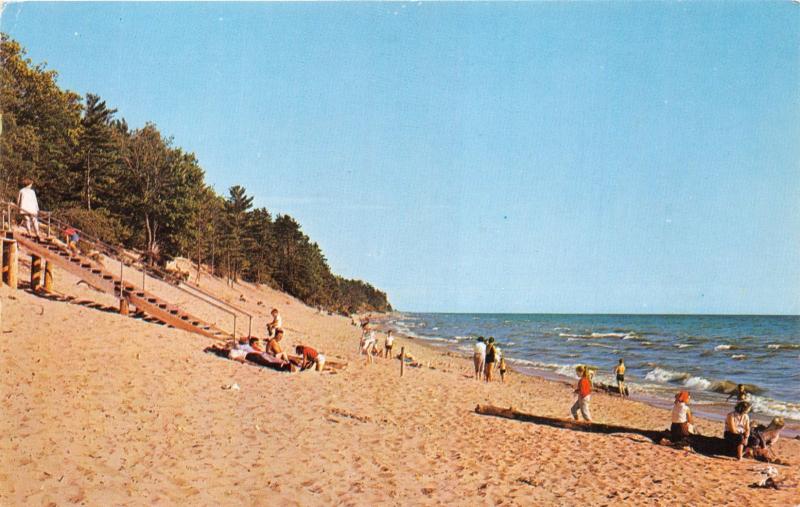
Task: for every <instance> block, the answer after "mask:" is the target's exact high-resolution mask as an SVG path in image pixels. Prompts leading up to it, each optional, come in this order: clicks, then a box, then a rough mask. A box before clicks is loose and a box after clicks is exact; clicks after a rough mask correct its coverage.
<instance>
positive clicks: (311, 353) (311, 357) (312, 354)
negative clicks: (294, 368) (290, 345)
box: [294, 345, 325, 371]
mask: <svg viewBox="0 0 800 507" xmlns="http://www.w3.org/2000/svg"><path fill="white" fill-rule="evenodd" d="M294 350H295V352H296V353H297V354H298V355H300V356H301V357H302V359H301V362H300V369H301V370H307V369H309V368H311V367H312V366H313V367H314V369H315V370H316V371H322V370H323V369H324V368H325V356H323V355H322V354H320V353H319V352H317V351H316V350H315V349H313V348H311V347H309V346H308V345H298V346H297V347H295V349H294Z"/></svg>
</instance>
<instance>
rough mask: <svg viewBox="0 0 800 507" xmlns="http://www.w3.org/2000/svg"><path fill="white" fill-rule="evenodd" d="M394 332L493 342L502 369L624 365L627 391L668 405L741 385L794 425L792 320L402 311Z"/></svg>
mask: <svg viewBox="0 0 800 507" xmlns="http://www.w3.org/2000/svg"><path fill="white" fill-rule="evenodd" d="M389 324H390V326H392V327H394V328H395V329H396V330H397V331H398V332H399V333H402V334H405V335H408V336H410V337H414V338H420V339H425V340H430V341H431V342H433V343H437V344H440V345H442V346H446V347H449V348H453V349H458V350H462V351H464V352H471V350H472V345H473V344H474V339H475V338H476V337H477V336H479V335H482V336H485V337H487V338H488V337H489V336H493V337H494V338H495V340H496V341H497V343H498V344H499V346H500V348H501V349H502V351H503V353H504V354H505V356H506V360H507V361H508V362H509V364H510V365H512V366H514V367H515V368H516V369H518V370H521V371H525V370H526V369H527V370H530V371H531V372H533V371H534V370H538V371H542V370H544V371H549V372H552V373H553V374H556V375H563V376H565V377H567V378H570V379H574V378H575V373H574V372H575V366H577V365H578V364H589V365H592V366H595V367H597V368H598V369H599V371H598V375H597V379H598V380H600V381H602V382H607V383H612V382H613V374H612V370H613V368H614V366H616V364H617V360H618V359H619V358H624V359H625V364H626V367H627V372H626V380H627V381H628V383H629V385H630V386H631V389H632V390H633V391H634V392H639V393H643V394H647V395H651V396H655V397H657V398H662V399H664V400H666V401H669V400H671V399H672V397H673V396H674V394H675V392H676V391H678V390H679V389H688V390H689V391H691V392H692V394H693V397H694V398H695V400H696V401H695V402H696V403H699V404H703V403H707V404H712V405H713V404H716V403H719V402H721V401H724V400H725V398H726V397H727V396H726V395H725V394H724V393H726V392H729V391H730V390H731V389H733V388H734V387H735V385H736V384H738V383H742V384H748V385H749V386H750V389H751V391H752V392H753V396H752V401H753V411H754V412H755V413H757V414H762V415H764V416H775V415H781V416H784V417H787V418H790V419H793V420H795V421H800V316H749V315H733V316H730V315H725V316H722V315H555V314H547V315H541V314H444V313H407V314H400V315H398V316H396V317H394V318H393V319H392V320H391V321H390V322H389Z"/></svg>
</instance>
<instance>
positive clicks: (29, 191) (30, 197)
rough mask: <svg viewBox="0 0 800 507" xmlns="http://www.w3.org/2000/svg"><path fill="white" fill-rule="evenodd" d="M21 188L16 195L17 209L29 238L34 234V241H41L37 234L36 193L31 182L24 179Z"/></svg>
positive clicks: (37, 210) (37, 204)
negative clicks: (23, 220)
mask: <svg viewBox="0 0 800 507" xmlns="http://www.w3.org/2000/svg"><path fill="white" fill-rule="evenodd" d="M22 185H23V186H22V188H21V189H20V190H19V194H17V207H18V208H19V212H20V213H21V214H22V218H24V219H25V229H26V230H27V231H28V235H29V236H31V237H32V236H33V235H34V233H35V234H36V239H38V240H40V241H41V239H42V237H41V235H40V234H39V219H38V216H39V201H38V200H37V199H36V192H35V191H34V190H33V180H32V179H30V178H25V179H23V180H22Z"/></svg>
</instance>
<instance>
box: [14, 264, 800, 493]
mask: <svg viewBox="0 0 800 507" xmlns="http://www.w3.org/2000/svg"><path fill="white" fill-rule="evenodd" d="M23 275H24V273H23ZM23 279H25V278H24V276H23ZM76 282H77V279H74V278H71V277H70V276H68V275H66V274H62V273H57V278H56V290H57V291H59V292H61V293H65V294H71V295H74V296H76V297H77V298H78V299H77V300H76V301H75V302H72V303H66V302H61V301H55V300H49V299H46V298H43V297H39V296H36V295H33V294H30V293H28V292H25V291H21V290H20V291H15V292H11V291H10V290H9V289H8V288H7V287H4V288H3V289H2V292H1V293H0V294H1V295H2V301H3V315H2V317H3V320H2V338H3V339H2V343H0V347H1V348H2V354H0V358H1V359H0V367H2V372H3V376H2V380H1V381H0V382H2V384H0V385H1V386H2V387H0V394H1V395H2V403H3V406H2V416H0V433H2V439H0V504H2V505H72V504H77V505H332V504H336V505H436V504H451V505H578V504H591V505H664V506H667V505H669V506H672V505H736V506H740V507H741V506H748V505H753V506H756V505H758V506H763V505H788V506H792V505H798V504H800V491H799V490H798V488H797V487H796V485H797V484H798V482H800V441H799V440H795V439H782V440H781V442H780V443H779V445H778V452H779V454H780V456H781V457H782V458H783V459H785V460H787V461H789V462H790V463H791V465H790V466H777V467H776V468H777V469H778V470H779V472H780V478H781V480H783V481H785V482H786V483H790V484H794V485H795V487H794V488H789V487H787V488H783V489H780V490H766V489H755V488H751V487H750V485H751V484H752V483H754V482H755V481H757V480H758V479H759V477H760V473H759V471H761V470H763V469H764V468H765V467H766V464H764V463H761V462H756V461H753V460H743V461H741V462H737V461H736V460H734V459H730V458H720V457H707V456H703V455H698V454H693V453H690V452H687V451H682V450H675V449H673V448H670V447H665V446H659V445H655V444H653V443H652V442H650V441H648V440H647V439H645V438H643V437H641V436H638V435H634V434H615V435H602V434H592V433H585V432H577V431H572V430H567V429H559V428H552V427H548V426H541V425H536V424H531V423H524V422H518V421H512V420H506V419H501V418H496V417H489V416H483V415H477V414H475V413H474V409H475V406H476V405H477V404H492V405H497V406H500V407H514V408H515V409H517V410H520V411H523V412H527V413H531V414H536V415H541V416H549V417H567V416H568V415H569V407H570V405H571V403H572V399H573V398H572V396H573V395H572V388H571V387H570V386H567V385H564V384H563V383H559V382H554V381H549V380H544V379H540V378H535V377H524V376H521V375H511V376H510V378H509V379H508V382H507V383H506V384H500V383H497V382H496V383H493V384H491V385H487V384H485V383H483V382H476V381H475V380H473V379H472V378H471V364H470V363H469V362H468V361H467V360H466V359H465V358H463V357H459V356H457V355H454V354H452V353H447V352H446V351H442V350H434V349H432V348H429V347H425V346H423V345H422V344H420V343H419V342H418V341H413V340H405V339H398V340H397V343H396V349H399V347H400V346H405V347H406V350H407V351H408V352H410V353H411V354H413V356H414V357H415V358H416V359H417V360H418V361H419V362H420V363H422V364H423V366H422V367H420V368H407V369H406V371H405V376H404V377H402V378H401V377H400V375H399V362H398V361H397V360H384V359H380V360H377V362H376V363H375V364H374V365H369V366H364V365H363V358H359V357H358V355H357V346H358V340H359V331H358V329H357V328H356V327H354V326H352V325H351V322H350V319H347V318H344V317H339V316H328V315H324V314H320V313H319V312H317V311H316V310H314V309H311V308H309V307H306V306H305V305H303V304H302V303H300V302H298V301H297V300H295V299H293V298H291V297H289V296H287V295H285V294H282V293H280V292H277V291H273V290H269V289H264V288H256V287H254V286H252V285H248V284H242V285H236V286H234V287H233V288H229V287H226V286H225V284H224V283H222V282H221V281H219V280H211V279H210V278H207V277H206V278H205V279H204V280H203V282H202V283H203V286H204V287H205V288H207V289H210V290H211V291H212V292H214V293H216V294H219V295H221V296H222V297H224V298H225V299H228V300H230V301H232V302H235V303H236V304H239V305H240V306H242V307H243V308H245V309H246V310H248V311H251V312H253V313H254V314H255V315H257V318H256V319H255V321H254V334H258V335H263V334H264V331H263V330H264V326H265V324H266V322H267V313H268V311H269V309H270V308H271V307H273V306H277V307H278V308H280V310H281V312H282V314H283V318H284V323H285V328H286V329H287V331H286V334H287V335H286V342H287V343H286V344H287V345H289V346H294V345H296V344H299V343H303V344H309V345H312V346H314V347H316V348H317V349H319V350H320V351H322V352H323V353H325V354H326V355H327V356H328V358H329V359H333V360H336V361H342V362H347V363H348V366H347V367H346V368H345V369H343V370H340V371H336V372H323V373H316V372H302V373H296V374H287V373H279V372H275V371H272V370H268V369H264V368H259V367H255V366H250V365H242V364H238V363H235V362H232V361H228V360H225V359H221V358H218V357H215V356H213V355H210V354H207V353H204V352H203V349H204V348H205V347H206V346H208V345H210V344H212V343H213V342H212V341H211V340H209V339H206V338H202V337H199V336H197V335H193V334H190V333H187V332H184V331H180V330H176V329H171V328H168V327H166V326H162V325H158V324H153V323H148V322H144V321H142V320H140V319H136V318H131V317H123V316H120V315H118V314H116V313H114V312H113V311H110V309H111V308H113V307H115V306H116V302H115V301H114V299H113V298H110V297H109V296H105V295H102V294H100V293H97V292H95V291H93V290H91V289H89V288H86V287H85V286H84V285H80V286H77V285H76ZM152 290H154V291H155V292H157V293H159V294H163V295H164V296H165V297H166V296H170V295H171V296H172V297H173V298H177V297H178V296H177V295H175V294H170V289H169V287H168V286H166V285H165V284H161V285H160V286H159V285H157V284H156V283H153V285H152ZM80 301H95V302H99V303H101V304H103V305H106V306H107V307H108V311H104V310H103V309H96V308H91V307H89V306H87V305H86V304H79V302H80ZM185 304H186V305H187V306H188V307H189V308H188V309H190V310H191V311H193V312H195V313H197V314H198V315H199V316H201V317H204V318H208V319H209V320H217V321H219V322H221V323H223V325H225V324H224V323H225V320H224V319H225V318H226V317H225V316H224V315H220V314H217V313H215V310H213V309H212V308H201V306H202V305H201V304H197V303H190V302H188V300H187V302H185ZM192 305H197V306H196V307H194V308H192ZM233 384H236V385H238V387H239V389H238V390H237V389H235V388H234V389H228V388H227V387H229V386H232V385H233ZM592 410H593V414H594V418H595V420H596V421H597V422H603V423H613V424H624V425H626V426H632V427H636V428H646V429H664V428H666V427H667V426H668V425H669V413H668V411H666V410H664V409H659V408H655V407H652V406H649V405H646V404H643V403H639V402H636V401H629V400H621V399H619V398H617V397H612V396H609V395H606V394H601V393H596V394H595V395H594V396H593V400H592ZM699 428H700V430H701V431H702V433H704V434H715V435H721V433H722V425H721V424H720V423H719V422H714V421H701V422H700V423H699Z"/></svg>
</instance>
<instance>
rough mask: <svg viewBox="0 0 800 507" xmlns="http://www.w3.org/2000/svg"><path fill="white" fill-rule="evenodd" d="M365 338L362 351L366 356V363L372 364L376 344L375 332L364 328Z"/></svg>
mask: <svg viewBox="0 0 800 507" xmlns="http://www.w3.org/2000/svg"><path fill="white" fill-rule="evenodd" d="M365 329H366V336H365V337H364V346H363V349H362V351H363V352H364V353H365V354H367V361H366V362H367V363H369V364H372V363H374V362H375V359H374V358H373V357H372V356H373V354H374V353H375V345H376V344H377V343H378V340H376V339H375V331H374V330H373V329H372V328H370V327H366V328H365Z"/></svg>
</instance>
